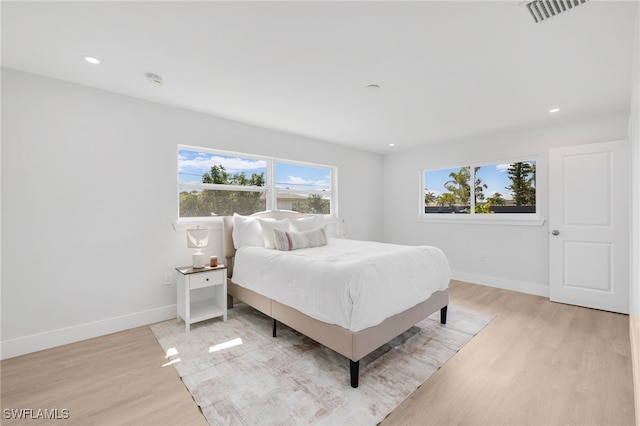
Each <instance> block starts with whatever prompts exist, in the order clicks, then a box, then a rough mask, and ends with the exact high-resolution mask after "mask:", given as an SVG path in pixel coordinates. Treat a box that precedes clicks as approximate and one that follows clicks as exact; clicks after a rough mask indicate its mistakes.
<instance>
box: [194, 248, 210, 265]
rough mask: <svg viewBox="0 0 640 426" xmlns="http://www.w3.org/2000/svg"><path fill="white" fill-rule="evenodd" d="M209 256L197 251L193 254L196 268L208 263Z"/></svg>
mask: <svg viewBox="0 0 640 426" xmlns="http://www.w3.org/2000/svg"><path fill="white" fill-rule="evenodd" d="M207 260H208V259H207V256H205V254H204V253H202V252H199V253H198V252H196V253H194V254H193V267H194V268H196V269H199V268H204V266H205V264H206V263H207Z"/></svg>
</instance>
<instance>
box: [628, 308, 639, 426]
mask: <svg viewBox="0 0 640 426" xmlns="http://www.w3.org/2000/svg"><path fill="white" fill-rule="evenodd" d="M629 338H630V339H631V364H632V365H633V389H634V391H633V394H634V397H635V402H636V425H638V426H640V316H637V315H630V316H629Z"/></svg>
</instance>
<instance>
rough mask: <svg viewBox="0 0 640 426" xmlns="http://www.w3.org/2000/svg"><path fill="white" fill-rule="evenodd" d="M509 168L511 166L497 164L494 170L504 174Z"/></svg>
mask: <svg viewBox="0 0 640 426" xmlns="http://www.w3.org/2000/svg"><path fill="white" fill-rule="evenodd" d="M509 166H511V164H497V165H496V170H497V171H498V172H500V173H506V172H507V171H508V170H509Z"/></svg>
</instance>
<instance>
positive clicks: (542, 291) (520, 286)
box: [451, 271, 549, 297]
mask: <svg viewBox="0 0 640 426" xmlns="http://www.w3.org/2000/svg"><path fill="white" fill-rule="evenodd" d="M451 278H453V279H454V280H459V281H465V282H468V283H473V284H481V285H486V286H488V287H495V288H501V289H503V290H512V291H518V292H520V293H527V294H533V295H535V296H542V297H549V286H548V285H544V284H536V283H528V282H524V281H516V280H506V279H504V278H497V277H490V276H486V275H479V274H470V273H468V272H460V271H451Z"/></svg>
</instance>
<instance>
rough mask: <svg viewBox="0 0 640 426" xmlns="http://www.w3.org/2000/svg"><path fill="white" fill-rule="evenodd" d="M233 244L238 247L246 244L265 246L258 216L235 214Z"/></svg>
mask: <svg viewBox="0 0 640 426" xmlns="http://www.w3.org/2000/svg"><path fill="white" fill-rule="evenodd" d="M231 237H232V238H233V245H234V246H236V248H239V247H244V246H258V247H264V239H263V238H262V229H260V222H258V220H257V218H255V217H249V216H242V215H239V214H237V213H234V214H233V232H232V234H231Z"/></svg>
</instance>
